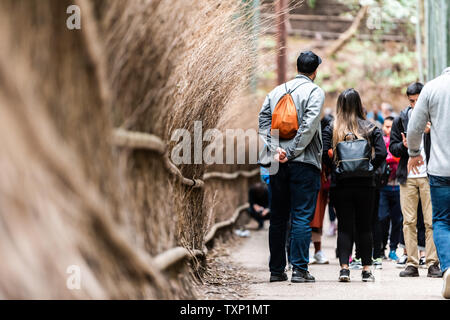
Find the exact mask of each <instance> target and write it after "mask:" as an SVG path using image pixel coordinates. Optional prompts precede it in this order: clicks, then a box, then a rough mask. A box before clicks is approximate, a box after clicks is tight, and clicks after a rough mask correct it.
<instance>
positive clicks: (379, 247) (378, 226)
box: [372, 189, 383, 259]
mask: <svg viewBox="0 0 450 320" xmlns="http://www.w3.org/2000/svg"><path fill="white" fill-rule="evenodd" d="M379 206H380V190H379V189H376V190H375V200H374V205H373V212H372V214H373V224H372V227H373V229H372V231H373V254H372V256H373V258H374V259H377V258H382V257H383V232H382V223H381V221H380V219H379V217H378V208H379Z"/></svg>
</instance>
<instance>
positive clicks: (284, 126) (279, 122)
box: [272, 83, 304, 140]
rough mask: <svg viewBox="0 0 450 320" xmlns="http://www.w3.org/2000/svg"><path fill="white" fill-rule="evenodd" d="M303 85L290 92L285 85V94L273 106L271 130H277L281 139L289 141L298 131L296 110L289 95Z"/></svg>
mask: <svg viewBox="0 0 450 320" xmlns="http://www.w3.org/2000/svg"><path fill="white" fill-rule="evenodd" d="M303 84H304V83H302V84H300V85H299V86H298V87H297V88H295V89H294V90H292V91H291V90H288V88H287V85H286V84H285V86H286V94H285V95H284V96H283V97H281V99H280V100H279V101H278V103H277V105H276V106H275V110H274V111H273V114H272V130H278V131H279V134H280V138H281V139H288V140H289V139H292V138H294V137H295V136H296V134H297V131H298V129H299V124H298V114H297V108H296V107H295V103H294V99H292V95H291V94H292V93H293V92H294V91H295V90H297V89H298V88H299V87H300V86H301V85H303Z"/></svg>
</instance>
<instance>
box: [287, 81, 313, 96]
mask: <svg viewBox="0 0 450 320" xmlns="http://www.w3.org/2000/svg"><path fill="white" fill-rule="evenodd" d="M306 83H308V82H303V83H300V84H299V85H298V86H297V87H296V88H295V89H293V90H291V89H290V90H288V87H287V82H286V83H285V84H284V86H285V87H286V93H288V94H291V93H294V91H295V90H297V89H298V88H300V87H301V86H302V85H304V84H306Z"/></svg>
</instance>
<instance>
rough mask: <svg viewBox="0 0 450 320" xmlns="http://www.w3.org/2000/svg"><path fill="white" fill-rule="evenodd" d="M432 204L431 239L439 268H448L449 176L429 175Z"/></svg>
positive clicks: (449, 242) (449, 227)
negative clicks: (439, 264)
mask: <svg viewBox="0 0 450 320" xmlns="http://www.w3.org/2000/svg"><path fill="white" fill-rule="evenodd" d="M429 180H430V187H431V188H430V189H431V204H432V206H433V239H434V244H435V245H436V250H437V253H438V257H439V262H440V263H441V270H442V271H444V272H445V271H446V270H447V269H448V268H450V177H436V176H431V175H430V176H429Z"/></svg>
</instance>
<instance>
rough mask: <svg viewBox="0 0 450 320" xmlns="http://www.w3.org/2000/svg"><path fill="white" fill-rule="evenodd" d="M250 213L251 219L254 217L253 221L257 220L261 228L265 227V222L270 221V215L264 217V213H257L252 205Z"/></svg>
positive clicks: (249, 209)
mask: <svg viewBox="0 0 450 320" xmlns="http://www.w3.org/2000/svg"><path fill="white" fill-rule="evenodd" d="M248 213H249V215H250V217H252V218H253V219H255V220H256V221H257V222H258V227H259V228H262V227H264V221H266V220H269V219H270V213H269V214H267V215H266V216H263V215H262V211H256V210H255V209H254V208H253V205H250V208H248Z"/></svg>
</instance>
